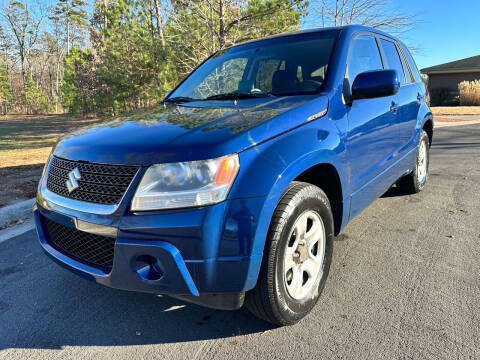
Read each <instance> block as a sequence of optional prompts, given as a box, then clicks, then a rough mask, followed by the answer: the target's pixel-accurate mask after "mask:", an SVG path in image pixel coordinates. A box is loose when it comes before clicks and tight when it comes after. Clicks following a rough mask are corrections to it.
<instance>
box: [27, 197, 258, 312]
mask: <svg viewBox="0 0 480 360" xmlns="http://www.w3.org/2000/svg"><path fill="white" fill-rule="evenodd" d="M263 202H264V199H263V198H251V199H241V200H228V201H225V202H223V203H220V204H217V205H214V206H209V207H204V208H199V209H185V210H177V211H165V212H156V213H143V214H134V213H130V212H129V211H128V210H125V209H123V210H121V211H122V214H121V215H120V216H99V217H98V219H96V217H95V216H93V215H92V214H87V213H84V212H79V211H75V210H72V209H65V208H61V207H57V208H53V209H52V208H46V207H43V206H41V205H40V204H39V203H37V205H36V206H35V209H34V217H35V222H36V228H37V233H38V237H39V239H40V243H41V245H42V247H43V250H44V251H45V252H46V253H47V254H48V255H49V256H50V257H51V258H53V259H54V260H55V261H56V262H57V263H59V264H60V265H62V266H63V267H65V268H67V269H69V270H71V271H73V272H75V273H76V274H78V275H81V276H83V277H85V278H88V279H90V280H94V281H96V282H97V283H100V284H103V285H106V286H109V287H113V288H118V289H123V290H131V291H139V292H150V293H158V294H168V295H173V296H176V297H179V298H182V299H184V300H187V301H191V302H195V303H199V304H202V305H206V306H210V307H215V308H221V309H234V308H238V307H240V306H241V305H242V304H243V295H244V292H245V291H247V290H249V289H251V288H253V287H254V286H255V283H256V280H257V276H258V272H259V269H260V265H261V260H262V253H254V252H253V249H254V247H253V241H254V237H255V231H256V227H257V226H256V225H257V218H258V214H259V213H260V211H261V208H262V204H263ZM117 215H118V214H117ZM107 218H109V220H108V221H106V219H107ZM44 219H49V220H51V221H54V222H56V223H59V224H62V225H63V226H67V227H70V228H75V229H76V230H78V231H90V229H91V231H92V232H95V233H97V234H98V233H101V232H102V231H104V230H105V229H107V230H108V231H110V232H111V230H112V229H113V230H114V233H113V234H111V235H112V236H114V237H115V238H116V240H115V247H114V258H113V266H112V268H111V270H109V271H108V272H106V271H104V270H102V269H101V268H98V267H95V266H91V264H87V263H85V262H83V261H81V260H79V259H76V258H74V257H72V256H70V255H69V254H67V253H65V252H62V251H61V249H58V248H56V247H55V246H52V244H51V242H50V239H49V235H48V232H47V231H46V227H45V224H44ZM79 224H82V227H81V228H80V226H79ZM85 224H89V226H85ZM105 224H108V225H105ZM108 231H107V232H108ZM145 258H148V259H151V260H152V261H150V262H148V261H147V262H145V263H144V265H145V266H139V259H145Z"/></svg>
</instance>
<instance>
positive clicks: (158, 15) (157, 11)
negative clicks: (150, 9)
mask: <svg viewBox="0 0 480 360" xmlns="http://www.w3.org/2000/svg"><path fill="white" fill-rule="evenodd" d="M154 1H155V18H156V19H157V31H158V36H160V41H161V43H162V50H165V36H164V34H163V20H162V16H161V13H160V3H159V1H158V0H154Z"/></svg>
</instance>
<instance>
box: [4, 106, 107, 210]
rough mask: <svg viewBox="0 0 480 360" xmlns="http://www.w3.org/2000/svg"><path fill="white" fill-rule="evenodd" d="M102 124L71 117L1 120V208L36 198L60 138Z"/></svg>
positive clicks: (53, 116)
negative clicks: (45, 165) (46, 162)
mask: <svg viewBox="0 0 480 360" xmlns="http://www.w3.org/2000/svg"><path fill="white" fill-rule="evenodd" d="M101 121H102V120H100V119H98V118H93V117H89V118H78V117H73V116H70V115H36V116H33V115H32V116H30V115H7V116H2V117H0V207H1V206H5V205H8V204H11V203H14V202H17V201H20V200H25V199H29V198H32V197H33V196H34V195H35V192H36V188H37V183H38V180H39V178H40V175H41V174H42V169H43V165H44V163H45V160H46V159H47V157H48V154H49V153H50V150H51V148H52V146H53V145H54V144H55V142H56V141H57V139H58V138H59V137H60V136H62V135H63V134H66V133H68V132H70V131H73V130H75V129H78V128H80V127H84V126H88V125H92V124H96V123H99V122H101Z"/></svg>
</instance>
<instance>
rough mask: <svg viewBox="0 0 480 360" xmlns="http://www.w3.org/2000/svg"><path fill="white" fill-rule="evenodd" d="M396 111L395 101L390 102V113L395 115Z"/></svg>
mask: <svg viewBox="0 0 480 360" xmlns="http://www.w3.org/2000/svg"><path fill="white" fill-rule="evenodd" d="M397 110H398V104H397V103H396V102H395V101H392V105H390V111H391V112H393V113H396V112H397Z"/></svg>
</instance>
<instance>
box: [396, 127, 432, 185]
mask: <svg viewBox="0 0 480 360" xmlns="http://www.w3.org/2000/svg"><path fill="white" fill-rule="evenodd" d="M429 147H430V143H429V140H428V135H427V133H426V132H425V131H422V134H421V135H420V141H419V143H418V150H417V158H416V160H415V165H414V168H413V171H412V172H411V173H410V174H408V175H405V176H404V177H403V178H401V179H400V180H399V181H398V182H397V186H398V188H399V189H400V190H401V191H402V192H404V193H407V194H416V193H419V192H420V191H422V190H423V188H424V187H425V184H426V183H427V180H428V168H429V163H430V151H429V150H430V149H429Z"/></svg>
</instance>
